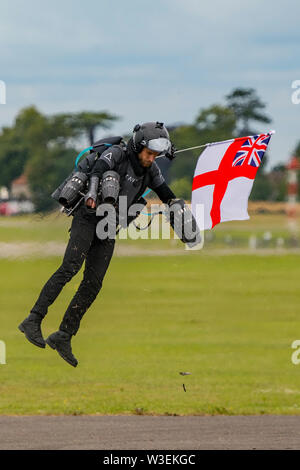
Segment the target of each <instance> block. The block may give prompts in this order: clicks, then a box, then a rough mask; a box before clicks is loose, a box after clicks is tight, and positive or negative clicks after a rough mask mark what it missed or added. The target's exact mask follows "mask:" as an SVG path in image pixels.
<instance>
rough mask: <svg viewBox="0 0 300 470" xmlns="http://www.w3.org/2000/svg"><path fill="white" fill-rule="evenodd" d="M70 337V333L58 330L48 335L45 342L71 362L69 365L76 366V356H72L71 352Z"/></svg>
mask: <svg viewBox="0 0 300 470" xmlns="http://www.w3.org/2000/svg"><path fill="white" fill-rule="evenodd" d="M71 338H72V335H70V334H69V333H66V332H64V331H61V330H59V331H55V333H52V335H50V336H48V338H47V339H46V343H47V344H48V345H49V346H50V347H51V348H52V349H56V351H57V352H58V354H59V355H60V356H61V357H62V358H63V359H64V360H65V361H67V362H68V363H69V364H71V366H73V367H76V366H77V364H78V361H77V359H76V357H74V356H73V354H72V348H71Z"/></svg>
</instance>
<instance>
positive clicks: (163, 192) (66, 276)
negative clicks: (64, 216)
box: [31, 141, 175, 335]
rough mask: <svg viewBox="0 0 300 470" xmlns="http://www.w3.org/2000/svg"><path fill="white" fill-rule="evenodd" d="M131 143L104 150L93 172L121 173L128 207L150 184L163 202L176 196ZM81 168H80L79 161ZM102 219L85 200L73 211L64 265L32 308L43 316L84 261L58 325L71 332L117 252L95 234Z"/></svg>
mask: <svg viewBox="0 0 300 470" xmlns="http://www.w3.org/2000/svg"><path fill="white" fill-rule="evenodd" d="M131 142H132V141H129V143H128V147H127V148H126V149H124V148H122V147H121V146H117V145H114V146H112V147H110V148H108V149H107V150H105V152H104V153H103V154H102V155H101V156H100V158H99V159H98V160H97V161H96V164H95V166H94V167H93V170H92V173H93V174H95V175H97V176H99V178H100V180H101V177H102V175H103V173H104V172H105V171H107V170H114V171H116V172H118V173H119V174H120V193H119V195H126V196H127V201H128V207H129V206H130V205H131V204H132V203H135V202H137V200H138V199H139V198H140V197H141V196H142V194H143V193H144V191H145V189H146V188H147V187H149V188H151V189H153V190H154V191H155V192H156V194H157V195H158V196H159V198H160V199H161V200H162V202H165V203H166V202H167V201H168V200H169V199H172V198H175V195H174V194H173V192H172V191H171V190H170V188H169V187H168V185H167V184H166V183H165V181H164V178H163V176H162V174H161V171H160V169H159V167H158V166H157V164H156V162H155V161H154V162H153V163H152V165H151V167H149V168H144V167H142V166H141V165H140V164H139V160H138V156H137V154H136V153H135V152H134V151H133V149H132V143H131ZM79 169H81V168H80V164H79ZM99 220H100V217H98V216H97V215H96V209H91V208H88V207H87V206H86V205H85V204H84V203H83V204H82V205H80V206H79V208H78V209H77V210H76V211H74V214H73V221H72V225H71V228H70V239H69V242H68V245H67V248H66V251H65V254H64V258H63V261H62V264H61V266H60V267H59V268H58V269H57V271H56V272H55V273H54V274H53V275H52V276H51V277H50V279H49V280H48V281H47V282H46V284H45V285H44V287H43V289H42V291H41V293H40V295H39V297H38V299H37V301H36V303H35V305H34V306H33V308H32V309H31V312H34V313H38V314H40V315H41V316H42V317H44V316H45V315H46V314H47V311H48V307H49V306H50V305H51V304H52V303H53V302H54V301H55V299H56V298H57V296H58V295H59V293H60V292H61V290H62V289H63V287H64V286H65V284H66V283H67V282H69V281H70V280H71V279H72V278H73V276H75V274H77V273H78V271H79V270H80V268H81V266H82V264H83V262H84V261H85V268H84V273H83V279H82V281H81V284H80V286H79V288H78V290H77V292H76V293H75V295H74V297H73V299H72V300H71V302H70V304H69V306H68V308H67V310H66V312H65V315H64V317H63V320H62V322H61V325H60V327H59V329H60V330H62V331H65V332H67V333H69V334H71V335H75V334H76V333H77V331H78V328H79V325H80V321H81V319H82V317H83V315H84V313H85V312H86V311H87V309H88V308H89V307H90V305H91V304H92V303H93V301H94V300H95V298H96V297H97V295H98V293H99V291H100V289H101V287H102V282H103V278H104V276H105V273H106V271H107V268H108V266H109V263H110V260H111V258H112V255H113V251H114V246H115V240H114V239H109V238H107V239H105V240H101V239H99V238H98V237H97V235H96V226H97V223H98V222H99Z"/></svg>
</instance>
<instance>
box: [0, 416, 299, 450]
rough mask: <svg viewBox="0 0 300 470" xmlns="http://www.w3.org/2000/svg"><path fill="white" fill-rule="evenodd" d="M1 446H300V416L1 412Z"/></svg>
mask: <svg viewBox="0 0 300 470" xmlns="http://www.w3.org/2000/svg"><path fill="white" fill-rule="evenodd" d="M0 449H1V450H99V449H101V450H113V449H114V450H137V449H140V450H204V449H206V450H224V449H231V450H238V449H241V450H242V449H245V450H251V449H263V450H271V449H278V450H283V449H300V416H282V415H260V416H219V415H218V416H123V415H122V416H87V415H81V416H4V415H2V416H0Z"/></svg>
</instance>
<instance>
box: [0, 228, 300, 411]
mask: <svg viewBox="0 0 300 470" xmlns="http://www.w3.org/2000/svg"><path fill="white" fill-rule="evenodd" d="M224 225H225V224H224ZM28 230H29V228H28ZM59 233H62V232H60V231H59V230H56V231H55V227H52V228H51V231H48V232H47V230H46V229H45V227H44V228H43V229H41V231H40V232H35V236H36V238H34V239H35V240H36V239H37V237H40V238H39V239H41V238H43V237H45V240H46V239H47V240H49V239H51V238H52V236H53V237H54V236H55V235H56V236H58V235H59ZM63 233H64V234H65V230H63ZM64 236H65V235H64ZM28 239H29V238H28ZM31 239H32V238H31ZM124 243H125V242H124ZM140 243H142V241H140ZM59 263H60V258H58V257H48V258H43V259H25V260H21V259H15V260H10V259H2V260H1V269H0V278H1V298H0V302H1V303H0V312H1V326H0V340H3V341H5V343H6V347H7V358H6V360H7V364H5V365H4V364H2V365H0V414H96V413H99V414H164V415H173V414H178V415H182V414H263V413H278V414H280V413H282V414H300V375H299V374H300V364H299V365H298V366H297V365H294V364H292V362H291V355H292V353H293V350H292V348H291V343H292V342H293V341H294V340H295V339H300V321H299V304H300V288H299V284H300V256H298V255H297V256H295V255H285V256H263V257H260V256H253V255H243V256H238V255H234V254H233V255H231V256H226V257H222V256H214V255H210V256H206V255H205V249H204V250H203V251H202V253H201V255H200V256H198V255H197V256H195V257H194V256H193V255H192V254H189V255H188V256H164V257H148V258H143V257H115V258H113V260H112V262H111V266H110V268H109V271H108V273H107V276H106V278H105V280H104V284H103V289H102V291H101V294H100V295H99V297H98V298H97V300H96V301H95V303H94V304H93V305H92V307H91V308H90V310H89V311H88V312H87V313H86V315H85V317H84V319H83V321H82V325H81V329H80V331H79V333H78V335H77V336H75V337H74V339H73V342H72V344H73V352H74V354H75V356H76V357H77V359H78V360H79V366H78V367H77V368H76V369H74V368H72V367H71V366H69V365H68V364H67V363H65V362H64V361H63V360H62V359H61V358H60V357H59V356H58V354H57V353H56V352H55V351H53V350H51V349H50V348H49V347H47V348H46V349H45V350H43V349H39V348H36V347H35V346H33V345H31V344H30V343H28V342H27V340H25V337H24V336H23V335H22V334H21V333H20V332H19V331H18V330H17V325H18V324H19V323H20V322H21V321H22V320H23V318H24V317H25V316H26V315H27V314H28V312H29V310H30V308H31V307H32V305H33V303H34V301H35V300H36V297H37V295H38V294H39V292H40V289H41V287H42V285H43V283H44V282H45V281H46V280H47V279H48V277H49V276H50V275H51V274H52V273H53V272H54V270H55V269H56V268H57V267H58V266H59ZM80 279H81V272H80V273H79V274H78V275H77V276H76V277H75V278H73V280H72V281H71V282H70V283H69V284H68V285H66V286H65V288H64V290H63V291H62V293H61V295H60V296H59V297H58V299H57V301H56V302H55V304H54V305H52V306H51V307H50V309H49V314H48V316H47V317H46V319H45V321H44V323H43V332H44V336H47V335H48V334H50V333H51V332H53V331H54V330H56V329H57V327H58V325H59V323H60V320H61V318H62V315H63V313H64V311H65V309H66V307H67V305H68V302H69V301H70V300H71V297H72V295H73V293H74V290H75V289H76V287H77V286H78V285H79V282H80ZM180 371H188V372H191V375H188V376H184V377H183V376H181V375H180V374H179V372H180ZM183 384H184V385H185V388H186V392H185V391H184V389H183Z"/></svg>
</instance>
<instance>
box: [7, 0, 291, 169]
mask: <svg viewBox="0 0 300 470" xmlns="http://www.w3.org/2000/svg"><path fill="white" fill-rule="evenodd" d="M299 13H300V2H299V1H298V0H286V1H281V0H277V1H276V2H274V1H271V0H260V1H259V0H252V1H244V2H241V1H237V0H227V1H223V0H210V1H207V2H202V1H200V0H151V1H149V0H127V1H124V0H100V1H99V0H98V1H97V0H84V1H83V0H51V1H47V0H43V1H40V0H27V1H22V0H1V3H0V39H1V41H0V59H1V62H0V64H1V67H0V80H3V81H5V83H6V86H7V97H6V104H5V105H3V104H1V105H0V127H1V126H3V125H10V124H12V122H13V120H14V118H15V117H16V115H17V113H18V112H19V110H20V109H21V108H23V107H25V106H28V105H31V104H34V105H36V106H37V108H38V109H39V110H40V111H42V112H43V113H46V114H52V113H57V112H62V111H65V112H68V111H81V110H93V111H101V110H107V111H109V112H111V113H114V114H117V115H120V116H121V117H122V120H120V121H119V122H117V123H115V124H114V126H113V128H112V130H111V133H114V134H119V133H121V134H122V133H126V132H128V131H131V130H132V128H133V126H134V125H135V124H136V123H137V122H144V121H152V120H155V121H156V120H159V121H164V122H165V123H166V124H173V123H177V122H186V123H191V122H192V121H193V120H194V118H195V116H196V115H197V113H198V112H199V110H200V109H201V108H203V107H207V106H210V105H212V104H214V103H221V104H222V103H223V104H224V96H225V95H226V94H228V93H229V92H230V91H231V90H232V89H233V88H235V87H253V88H255V89H256V90H257V92H258V94H259V96H260V97H261V99H262V100H263V101H264V102H265V103H266V105H267V108H266V111H267V113H268V114H269V115H270V116H271V117H272V118H273V122H272V124H271V125H267V127H266V126H265V125H258V126H257V131H258V132H259V131H262V132H264V131H265V130H269V129H270V128H271V129H275V130H276V134H275V136H273V137H272V141H271V144H270V164H271V166H273V164H277V163H278V162H285V161H287V159H288V158H289V156H290V155H291V152H292V150H293V149H294V147H295V145H296V143H297V141H298V140H300V127H299V124H300V122H299V117H300V104H299V105H296V104H292V101H291V96H292V92H293V90H292V82H293V81H294V80H300V65H299V55H300V28H299ZM97 137H101V133H100V134H99V135H98V136H97ZM200 143H201V142H200Z"/></svg>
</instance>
